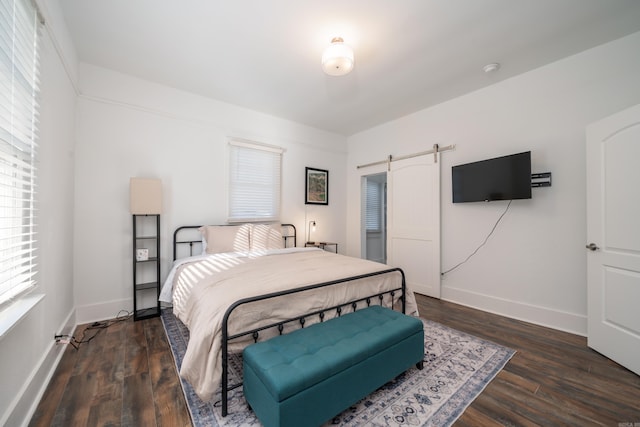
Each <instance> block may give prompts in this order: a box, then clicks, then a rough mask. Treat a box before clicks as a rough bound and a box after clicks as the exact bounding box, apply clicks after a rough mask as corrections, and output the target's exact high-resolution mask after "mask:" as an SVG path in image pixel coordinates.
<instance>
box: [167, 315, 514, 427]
mask: <svg viewBox="0 0 640 427" xmlns="http://www.w3.org/2000/svg"><path fill="white" fill-rule="evenodd" d="M422 322H423V323H424V331H425V340H424V351H425V364H424V369H423V370H421V371H420V370H418V369H416V368H415V367H413V368H411V369H409V370H408V371H407V372H405V373H403V374H401V375H400V376H399V377H397V378H396V379H395V380H393V381H391V382H389V383H387V384H385V385H384V386H382V387H381V388H380V389H378V390H376V391H375V392H373V393H372V394H370V395H369V396H367V397H366V398H364V399H362V400H361V401H360V402H358V403H357V404H356V405H354V406H352V407H350V408H349V409H347V410H346V411H344V412H343V413H342V414H340V415H338V416H337V417H335V418H334V419H333V420H332V421H330V422H328V423H327V424H326V425H338V426H346V425H349V426H400V425H409V426H449V425H451V424H453V422H454V421H455V420H456V419H457V418H458V417H459V416H460V415H461V414H462V413H463V412H464V410H465V409H466V408H467V406H469V405H470V404H471V402H472V401H473V400H474V399H475V398H476V397H477V396H478V395H479V394H480V392H482V390H483V389H484V388H485V387H486V386H487V384H489V382H490V381H491V380H492V379H493V378H494V377H495V376H496V375H497V374H498V372H500V370H501V369H502V368H503V367H504V365H505V364H506V363H507V362H508V361H509V359H511V357H512V356H513V354H514V353H515V352H514V351H513V350H511V349H508V348H505V347H502V346H500V345H497V344H494V343H492V342H489V341H485V340H482V339H480V338H477V337H474V336H472V335H468V334H465V333H463V332H460V331H456V330H454V329H451V328H448V327H446V326H444V325H441V324H439V323H436V322H432V321H429V320H424V319H423V320H422ZM162 323H163V324H164V327H165V331H166V332H167V337H168V338H169V344H170V346H171V351H172V352H173V357H174V360H175V362H176V366H177V369H178V371H179V370H180V366H181V365H182V358H183V356H184V352H185V350H186V348H187V343H188V342H189V331H188V329H187V328H186V327H185V326H184V325H183V324H182V322H180V320H178V319H176V317H175V316H173V314H172V312H171V310H170V309H165V310H163V311H162ZM241 357H242V356H241V354H234V355H231V356H230V364H229V366H230V369H229V370H230V379H231V380H230V383H231V384H235V383H236V382H239V381H240V378H241V376H242V372H241V371H242V358H241ZM181 382H182V388H183V391H184V394H185V398H186V400H187V404H188V406H189V412H190V413H191V420H192V421H193V425H194V426H196V427H201V426H202V427H204V426H206V427H209V426H260V425H261V424H260V422H259V421H258V419H257V418H256V417H255V415H254V413H253V412H252V411H251V410H250V409H249V408H248V407H247V405H246V403H245V400H244V397H243V395H242V387H239V388H237V389H235V390H233V391H231V392H229V396H230V400H229V414H228V415H227V416H226V417H224V418H223V417H222V415H221V414H220V402H219V401H218V402H203V401H201V400H200V399H199V398H198V396H197V395H196V394H195V392H194V391H193V389H192V388H191V386H190V385H189V383H187V382H186V381H184V380H182V379H181Z"/></svg>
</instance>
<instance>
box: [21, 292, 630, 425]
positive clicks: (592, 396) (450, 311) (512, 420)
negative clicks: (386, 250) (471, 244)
mask: <svg viewBox="0 0 640 427" xmlns="http://www.w3.org/2000/svg"><path fill="white" fill-rule="evenodd" d="M417 299H418V306H419V308H420V314H421V316H422V317H424V318H426V319H430V320H434V321H436V322H440V323H442V324H445V325H447V326H449V327H452V328H455V329H458V330H461V331H465V332H468V333H470V334H473V335H476V336H478V337H482V338H485V339H488V340H491V341H494V342H496V343H499V344H502V345H505V346H508V347H510V348H512V349H514V350H516V351H517V353H516V354H515V356H514V357H513V358H512V359H511V361H510V362H509V363H508V364H507V365H506V366H505V368H504V369H503V370H502V371H501V372H500V373H499V374H498V376H497V377H496V378H495V379H494V380H493V381H492V382H491V383H490V384H489V385H488V386H487V388H486V389H485V390H484V391H483V392H482V393H481V394H480V396H478V398H477V399H476V400H475V401H474V402H473V403H472V404H471V405H470V406H469V408H467V410H466V411H465V412H464V414H463V415H462V416H461V417H460V418H459V419H458V421H456V423H455V424H454V425H455V426H463V427H464V426H476V427H477V426H480V427H482V426H497V425H503V426H535V425H542V426H560V425H562V426H567V425H575V426H591V425H602V426H614V427H620V426H622V427H625V426H627V425H631V426H633V425H634V423H640V377H639V376H637V375H635V374H633V373H632V372H630V371H628V370H626V369H624V368H622V367H621V366H619V365H617V364H616V363H614V362H612V361H610V360H609V359H607V358H605V357H603V356H602V355H600V354H598V353H596V352H595V351H593V350H591V349H589V348H588V347H587V346H586V338H584V337H580V336H576V335H572V334H568V333H564V332H559V331H555V330H552V329H548V328H543V327H540V326H536V325H532V324H528V323H525V322H520V321H517V320H513V319H508V318H505V317H501V316H497V315H494V314H490V313H485V312H482V311H478V310H473V309H470V308H467V307H463V306H460V305H456V304H451V303H447V302H444V301H440V300H436V299H433V298H428V297H424V296H421V295H418V296H417ZM87 326H88V325H83V326H79V327H78V330H77V331H76V332H75V335H76V337H78V336H79V335H82V330H83V329H84V328H86V327H87ZM90 332H91V333H87V338H88V337H89V336H91V335H93V332H94V331H90ZM29 425H30V426H190V425H191V421H190V419H189V414H188V411H187V409H186V404H185V402H184V397H183V395H182V390H181V388H180V385H179V380H178V376H177V373H176V371H175V368H174V365H173V358H172V356H171V350H170V349H169V346H168V343H167V340H166V337H165V334H164V330H163V327H162V323H161V321H160V319H159V318H153V319H147V320H143V321H140V322H133V321H131V320H127V321H125V322H118V323H114V324H113V325H111V326H110V327H109V328H107V329H104V330H102V331H101V332H100V333H99V334H98V335H97V336H96V337H95V338H94V339H93V340H91V341H90V342H88V343H85V344H82V345H81V346H80V349H79V350H75V349H73V348H71V347H69V348H68V349H67V350H66V351H65V354H64V357H63V358H62V361H61V362H60V365H59V366H58V369H57V370H56V373H55V374H54V376H53V378H52V379H51V382H50V384H49V386H48V388H47V390H46V392H45V394H44V396H43V398H42V400H41V402H40V404H39V405H38V408H37V410H36V413H35V414H34V416H33V418H32V420H31V422H30V424H29Z"/></svg>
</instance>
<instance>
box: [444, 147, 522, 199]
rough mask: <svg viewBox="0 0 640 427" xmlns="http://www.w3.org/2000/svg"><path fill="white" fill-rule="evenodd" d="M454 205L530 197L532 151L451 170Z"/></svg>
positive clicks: (468, 164)
mask: <svg viewBox="0 0 640 427" xmlns="http://www.w3.org/2000/svg"><path fill="white" fill-rule="evenodd" d="M451 181H452V187H453V203H462V202H489V201H491V200H512V199H530V198H531V151H525V152H524V153H518V154H512V155H510V156H503V157H496V158H493V159H488V160H482V161H479V162H473V163H466V164H463V165H457V166H453V167H452V168H451Z"/></svg>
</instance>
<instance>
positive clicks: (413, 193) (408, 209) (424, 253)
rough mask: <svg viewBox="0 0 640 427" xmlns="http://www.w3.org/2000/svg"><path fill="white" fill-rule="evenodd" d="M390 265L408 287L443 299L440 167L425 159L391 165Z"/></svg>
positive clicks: (389, 197) (389, 179) (389, 184)
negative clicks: (405, 281)
mask: <svg viewBox="0 0 640 427" xmlns="http://www.w3.org/2000/svg"><path fill="white" fill-rule="evenodd" d="M387 214H388V219H387V220H388V223H387V264H389V265H391V266H394V267H400V268H402V269H403V270H404V273H405V277H406V280H407V285H408V286H409V287H410V288H411V289H412V290H413V291H414V292H418V293H420V294H424V295H429V296H432V297H435V298H440V163H439V162H435V161H434V156H433V155H424V156H419V157H414V158H411V159H406V160H400V161H395V162H392V163H391V170H390V171H389V174H388V184H387Z"/></svg>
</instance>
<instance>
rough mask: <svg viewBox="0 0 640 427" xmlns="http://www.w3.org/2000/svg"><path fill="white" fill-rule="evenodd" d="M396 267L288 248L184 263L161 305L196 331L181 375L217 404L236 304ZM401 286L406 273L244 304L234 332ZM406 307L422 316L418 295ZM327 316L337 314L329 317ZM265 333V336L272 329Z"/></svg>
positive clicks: (410, 295) (174, 274) (171, 279)
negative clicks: (225, 337) (225, 327)
mask: <svg viewBox="0 0 640 427" xmlns="http://www.w3.org/2000/svg"><path fill="white" fill-rule="evenodd" d="M388 268H390V267H389V266H387V265H384V264H379V263H375V262H371V261H367V260H362V259H359V258H352V257H347V256H343V255H336V254H332V253H329V252H326V251H323V250H318V249H315V248H304V249H303V248H297V249H296V248H292V249H283V250H278V251H269V252H267V253H262V254H255V253H249V254H246V253H245V254H218V255H211V256H199V257H193V258H189V259H187V261H186V262H184V261H183V262H182V263H180V264H178V265H176V266H175V267H174V270H172V272H171V273H170V276H169V277H168V280H167V282H166V283H165V285H164V287H163V292H162V296H161V300H163V301H165V302H172V303H173V312H174V314H175V315H176V316H177V317H178V318H179V319H180V320H181V321H182V322H183V323H184V324H185V325H186V326H187V327H188V328H189V332H190V337H189V344H188V346H187V350H186V352H185V356H184V359H183V362H182V367H181V369H180V375H181V376H182V377H183V378H185V379H186V380H187V381H189V383H190V384H191V385H192V386H193V388H194V390H195V391H196V393H197V394H198V396H200V398H201V399H203V400H204V401H208V400H211V398H212V397H213V394H214V393H215V392H216V391H217V389H218V388H219V386H220V376H221V372H222V366H221V328H222V318H223V316H224V313H225V311H226V310H227V308H228V307H229V306H230V305H231V304H232V303H233V302H235V301H238V300H240V299H242V298H247V297H251V296H256V295H263V294H267V293H271V292H277V291H282V290H285V289H291V288H296V287H301V286H304V285H309V284H315V283H321V282H325V281H329V280H334V279H339V278H344V277H351V276H357V275H360V274H364V273H369V272H373V271H380V270H385V269H388ZM400 283H401V282H400V274H399V273H393V274H385V275H380V276H374V277H371V278H367V279H361V280H358V281H355V282H349V283H348V284H341V285H335V286H331V287H330V288H322V289H316V290H313V291H306V292H303V293H300V294H293V295H289V296H286V297H280V298H277V299H272V300H268V301H261V302H259V303H251V304H247V305H243V306H242V307H239V308H238V309H236V310H235V311H234V314H232V315H231V317H230V319H229V333H230V334H233V333H234V332H239V331H243V330H246V329H248V327H249V326H252V327H253V326H256V325H260V324H261V323H262V324H266V323H271V322H274V321H279V320H285V319H288V318H291V317H295V316H296V315H301V314H304V313H307V312H310V311H313V310H319V309H321V308H323V307H329V306H333V305H337V304H339V303H341V302H345V301H349V300H352V299H355V298H360V297H366V296H368V295H371V294H373V293H376V292H381V291H384V290H387V289H390V288H392V287H398V286H399V285H400ZM394 285H395V286H394ZM398 294H399V293H398ZM398 294H396V298H397V296H398ZM168 296H170V297H168ZM387 301H389V297H387ZM374 303H376V302H374ZM406 304H407V305H406V312H407V313H408V314H416V315H417V305H416V302H415V297H414V295H413V292H411V291H408V292H407V298H406ZM327 316H329V317H331V316H333V314H329V313H328V314H327ZM307 321H308V322H309V323H307V324H311V323H315V322H316V320H315V319H308V320H307ZM261 334H262V335H261V336H264V332H263V333H261ZM249 342H252V341H251V340H250V338H249V341H248V342H244V343H240V344H238V345H237V347H238V348H241V347H242V346H246V345H247V344H248V343H249Z"/></svg>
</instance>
